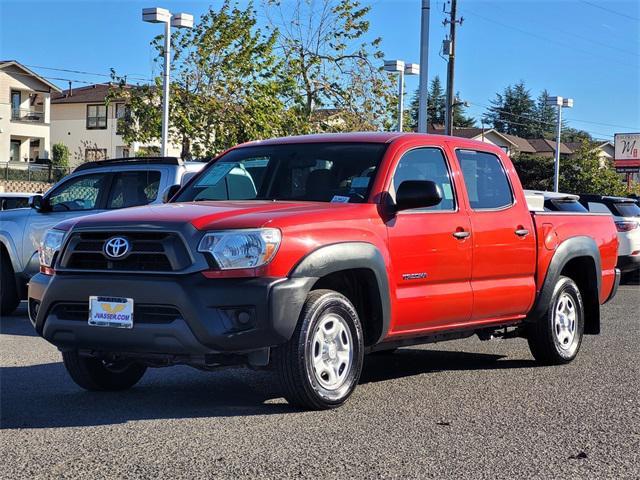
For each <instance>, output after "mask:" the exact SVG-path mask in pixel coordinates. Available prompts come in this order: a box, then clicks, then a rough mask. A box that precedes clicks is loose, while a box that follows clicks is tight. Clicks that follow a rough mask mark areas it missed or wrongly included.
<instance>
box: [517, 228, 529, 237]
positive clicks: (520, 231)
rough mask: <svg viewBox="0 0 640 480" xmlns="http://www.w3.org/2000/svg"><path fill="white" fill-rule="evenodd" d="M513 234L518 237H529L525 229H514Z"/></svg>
mask: <svg viewBox="0 0 640 480" xmlns="http://www.w3.org/2000/svg"><path fill="white" fill-rule="evenodd" d="M515 234H516V235H518V236H519V237H526V236H527V235H529V230H527V229H526V228H518V229H516V231H515Z"/></svg>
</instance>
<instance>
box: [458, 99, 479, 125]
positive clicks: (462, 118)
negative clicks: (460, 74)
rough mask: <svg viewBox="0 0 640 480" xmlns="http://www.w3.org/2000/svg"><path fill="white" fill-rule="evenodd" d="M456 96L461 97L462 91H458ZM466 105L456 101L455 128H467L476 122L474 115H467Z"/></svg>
mask: <svg viewBox="0 0 640 480" xmlns="http://www.w3.org/2000/svg"><path fill="white" fill-rule="evenodd" d="M456 98H460V93H456ZM464 110H465V106H464V105H463V104H462V103H457V102H456V103H455V105H454V106H453V127H454V128H466V127H473V126H474V125H475V124H476V120H475V119H474V118H473V117H467V116H466V115H465V112H464Z"/></svg>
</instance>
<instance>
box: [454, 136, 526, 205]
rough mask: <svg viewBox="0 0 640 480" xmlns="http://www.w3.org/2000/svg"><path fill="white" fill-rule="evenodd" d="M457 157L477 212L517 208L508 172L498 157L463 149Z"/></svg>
mask: <svg viewBox="0 0 640 480" xmlns="http://www.w3.org/2000/svg"><path fill="white" fill-rule="evenodd" d="M456 157H457V158H458V162H459V163H460V168H461V170H462V176H463V178H464V183H465V186H466V187H467V195H468V196H469V204H470V205H471V208H472V209H473V210H498V209H503V208H507V207H509V206H511V205H513V201H514V198H513V191H512V190H511V185H510V183H509V179H508V178H507V172H506V171H505V170H504V167H503V165H502V162H501V161H500V158H498V156H497V155H494V154H493V153H489V152H483V151H480V150H466V149H459V150H456Z"/></svg>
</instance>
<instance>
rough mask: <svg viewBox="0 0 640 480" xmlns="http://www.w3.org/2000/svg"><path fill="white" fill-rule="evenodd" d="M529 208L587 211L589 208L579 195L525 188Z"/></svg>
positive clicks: (549, 210) (536, 209)
mask: <svg viewBox="0 0 640 480" xmlns="http://www.w3.org/2000/svg"><path fill="white" fill-rule="evenodd" d="M524 194H525V198H526V199H527V204H528V205H529V210H532V211H544V212H575V213H586V212H588V210H587V209H586V208H585V207H584V206H583V205H582V204H581V203H580V196H579V195H572V194H570V193H559V192H547V191H543V190H525V191H524Z"/></svg>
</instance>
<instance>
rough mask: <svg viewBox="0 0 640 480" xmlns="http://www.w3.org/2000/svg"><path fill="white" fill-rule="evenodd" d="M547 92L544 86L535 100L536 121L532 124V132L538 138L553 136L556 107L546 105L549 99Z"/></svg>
mask: <svg viewBox="0 0 640 480" xmlns="http://www.w3.org/2000/svg"><path fill="white" fill-rule="evenodd" d="M549 96H550V95H549V92H548V91H547V89H546V88H545V89H544V90H543V91H542V92H540V95H538V100H537V102H536V113H535V117H536V119H537V121H538V123H537V124H536V125H535V126H534V133H535V136H536V137H539V138H555V124H556V115H557V112H556V109H555V108H554V107H553V106H551V105H547V100H548V99H549Z"/></svg>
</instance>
